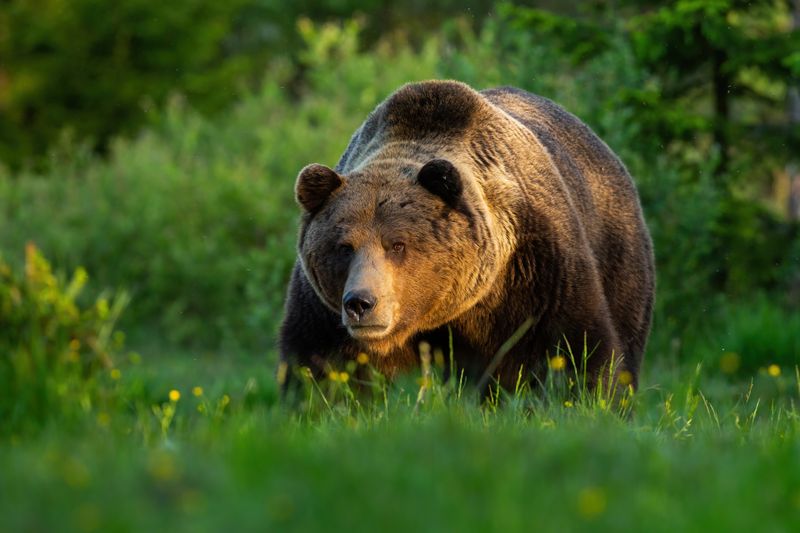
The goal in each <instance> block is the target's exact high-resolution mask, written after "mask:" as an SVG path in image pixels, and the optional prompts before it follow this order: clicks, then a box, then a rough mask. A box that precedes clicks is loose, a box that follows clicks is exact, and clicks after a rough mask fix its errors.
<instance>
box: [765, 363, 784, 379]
mask: <svg viewBox="0 0 800 533" xmlns="http://www.w3.org/2000/svg"><path fill="white" fill-rule="evenodd" d="M767 374H769V375H770V376H772V377H773V378H777V377H778V376H780V375H781V367H779V366H778V365H776V364H772V365H769V366H768V367H767Z"/></svg>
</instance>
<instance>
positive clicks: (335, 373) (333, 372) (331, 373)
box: [328, 370, 339, 381]
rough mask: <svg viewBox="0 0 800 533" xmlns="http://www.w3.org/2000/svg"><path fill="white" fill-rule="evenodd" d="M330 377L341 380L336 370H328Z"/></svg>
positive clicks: (330, 378) (333, 379) (332, 379)
mask: <svg viewBox="0 0 800 533" xmlns="http://www.w3.org/2000/svg"><path fill="white" fill-rule="evenodd" d="M328 379H329V380H331V381H339V373H338V372H337V371H335V370H331V371H330V372H328Z"/></svg>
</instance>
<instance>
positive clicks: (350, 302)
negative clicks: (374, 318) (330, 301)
mask: <svg viewBox="0 0 800 533" xmlns="http://www.w3.org/2000/svg"><path fill="white" fill-rule="evenodd" d="M377 303H378V299H377V298H375V296H373V295H372V294H370V293H368V292H366V291H350V292H348V293H347V294H345V295H344V298H343V299H342V306H343V307H344V312H345V314H346V315H347V316H348V318H350V319H351V320H353V321H355V322H361V321H362V320H365V319H369V316H370V314H371V311H372V310H373V309H374V308H375V305H377ZM367 321H368V320H367Z"/></svg>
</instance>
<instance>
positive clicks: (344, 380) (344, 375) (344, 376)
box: [339, 372, 350, 383]
mask: <svg viewBox="0 0 800 533" xmlns="http://www.w3.org/2000/svg"><path fill="white" fill-rule="evenodd" d="M349 379H350V374H348V373H347V372H339V381H341V382H342V383H347V380H349Z"/></svg>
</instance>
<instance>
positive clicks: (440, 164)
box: [417, 159, 464, 207]
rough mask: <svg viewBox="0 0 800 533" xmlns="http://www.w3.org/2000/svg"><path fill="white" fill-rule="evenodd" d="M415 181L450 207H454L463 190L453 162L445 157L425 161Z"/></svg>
mask: <svg viewBox="0 0 800 533" xmlns="http://www.w3.org/2000/svg"><path fill="white" fill-rule="evenodd" d="M417 182H418V183H419V184H420V185H422V186H423V187H425V188H426V189H428V190H429V191H430V192H432V193H433V194H435V195H436V196H439V197H440V198H441V199H442V200H444V201H445V203H446V204H447V205H449V206H450V207H455V205H456V204H457V203H458V201H459V199H460V198H461V193H462V191H463V190H464V186H463V185H462V183H461V175H460V174H459V173H458V170H456V167H455V166H453V163H451V162H450V161H447V160H446V159H434V160H432V161H428V162H427V163H425V165H424V166H423V167H422V168H421V169H420V170H419V174H417Z"/></svg>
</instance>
